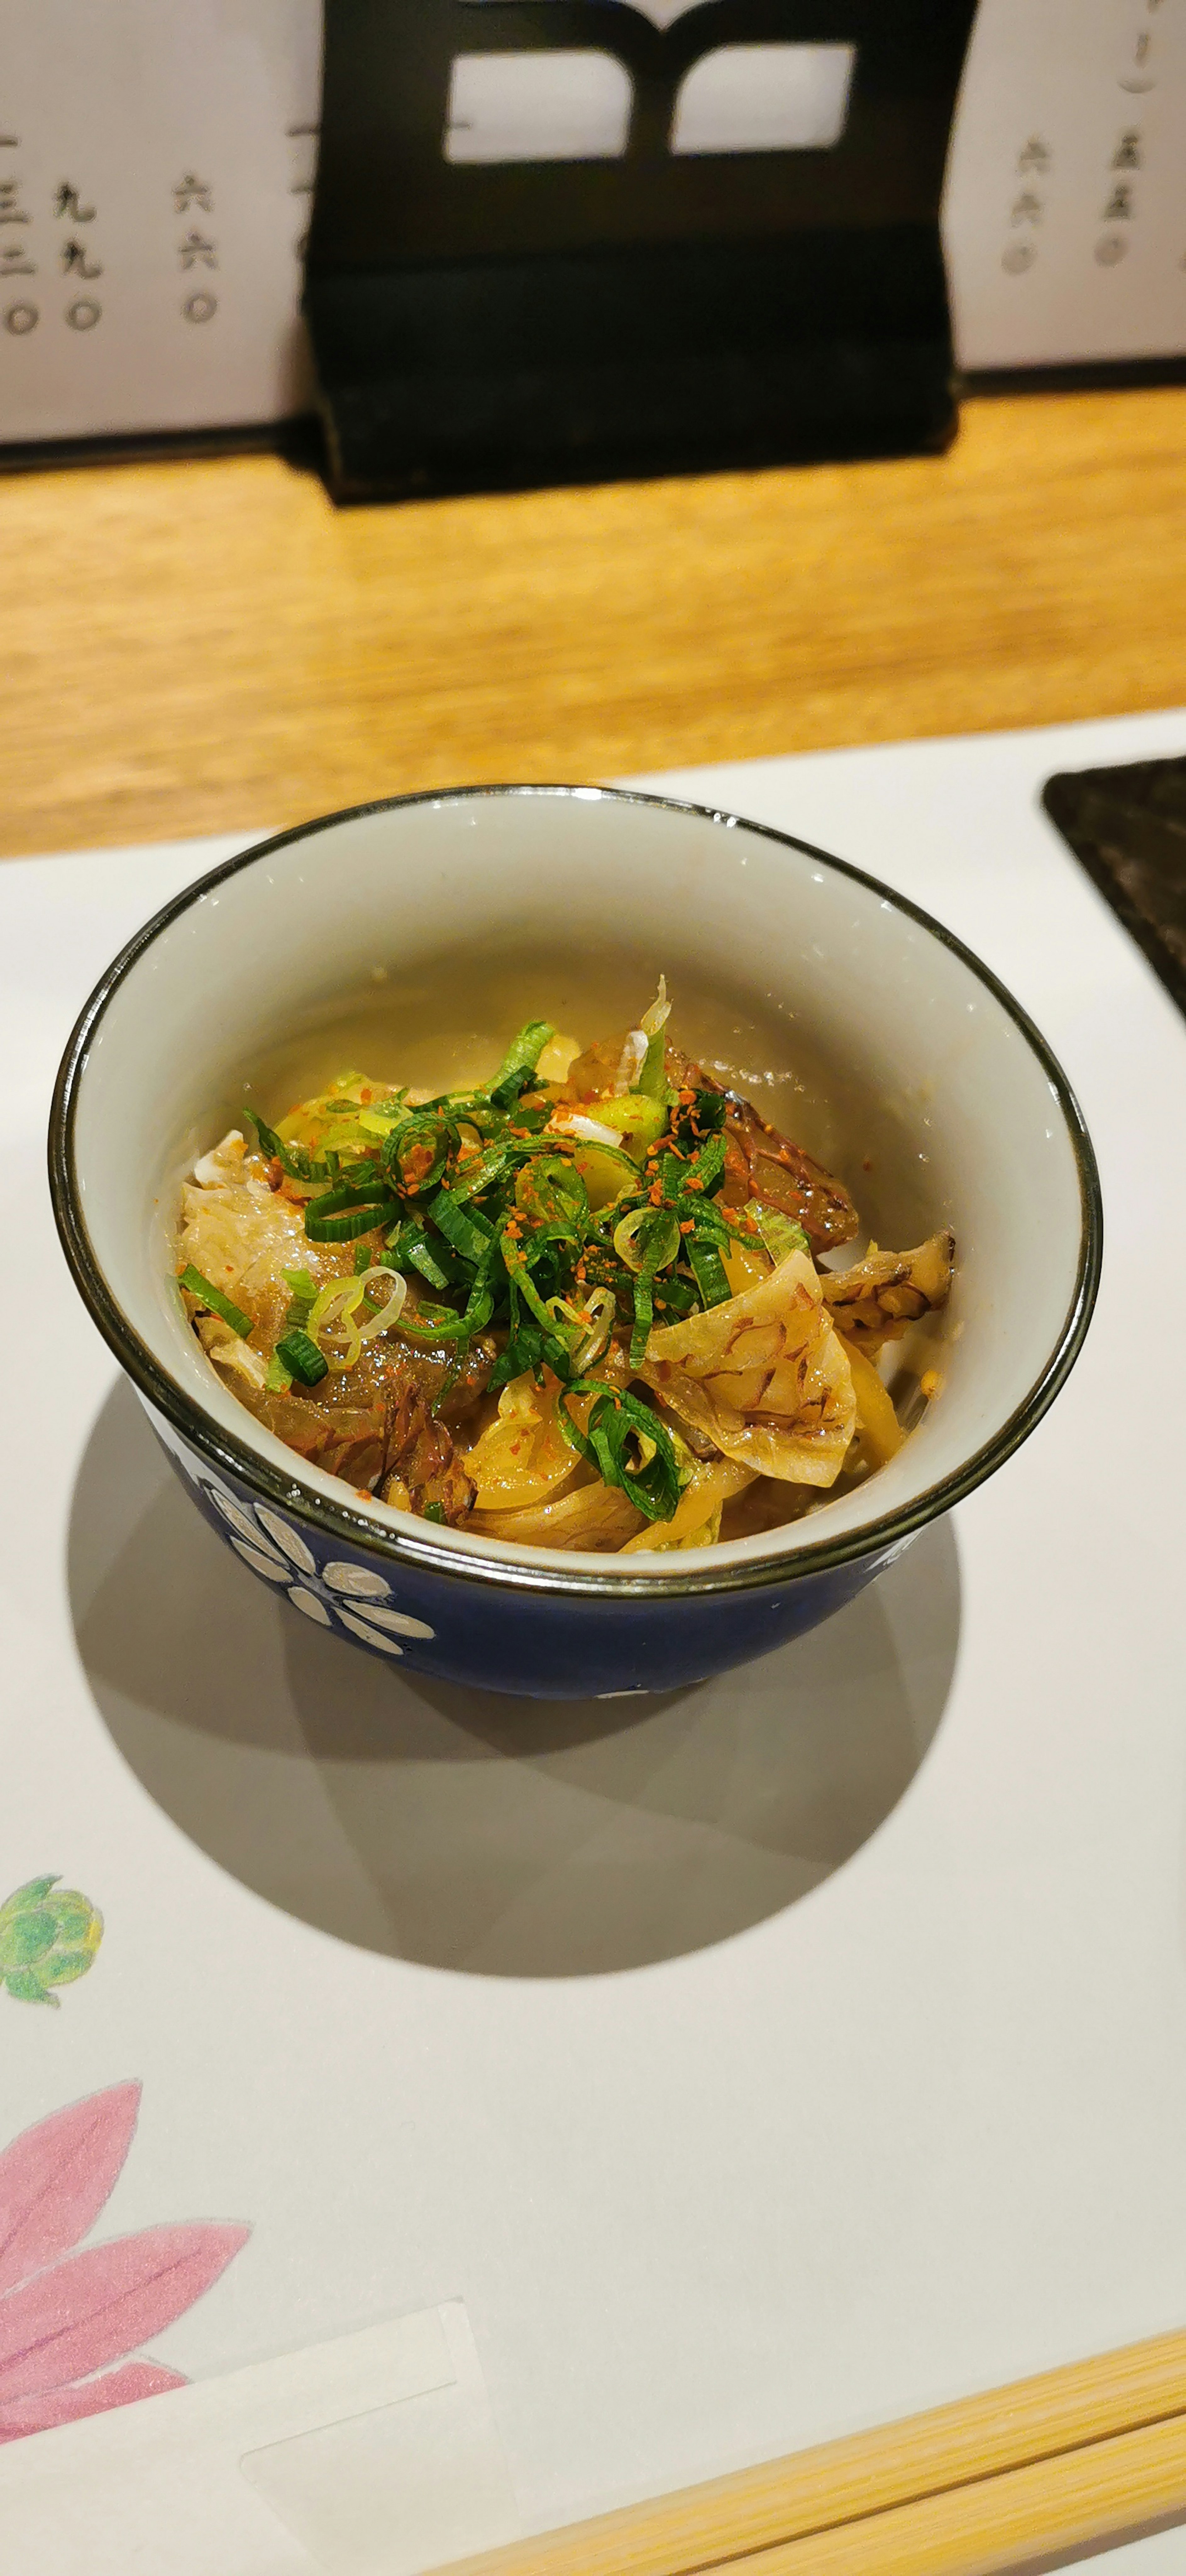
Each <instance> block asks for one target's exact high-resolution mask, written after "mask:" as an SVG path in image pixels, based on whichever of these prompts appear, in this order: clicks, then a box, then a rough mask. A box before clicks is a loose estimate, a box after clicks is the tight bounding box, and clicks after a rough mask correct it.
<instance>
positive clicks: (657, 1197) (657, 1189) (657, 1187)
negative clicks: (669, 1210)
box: [647, 1181, 663, 1207]
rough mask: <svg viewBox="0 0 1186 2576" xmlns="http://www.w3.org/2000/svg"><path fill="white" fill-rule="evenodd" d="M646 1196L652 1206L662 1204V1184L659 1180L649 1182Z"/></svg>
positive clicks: (660, 1205)
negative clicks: (649, 1185)
mask: <svg viewBox="0 0 1186 2576" xmlns="http://www.w3.org/2000/svg"><path fill="white" fill-rule="evenodd" d="M647 1196H648V1198H649V1200H650V1202H651V1206H652V1207H662V1205H663V1184H662V1182H661V1181H653V1182H652V1184H651V1187H650V1189H649V1190H648V1192H647Z"/></svg>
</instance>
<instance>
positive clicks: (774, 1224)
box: [745, 1199, 811, 1266]
mask: <svg viewBox="0 0 1186 2576" xmlns="http://www.w3.org/2000/svg"><path fill="white" fill-rule="evenodd" d="M745 1213H746V1215H747V1216H752V1217H753V1219H754V1221H755V1223H756V1225H757V1229H758V1232H759V1234H760V1235H761V1238H762V1241H763V1243H764V1244H765V1247H766V1250H767V1252H768V1253H769V1255H770V1258H771V1260H772V1261H773V1262H774V1263H775V1265H776V1266H777V1264H778V1263H779V1262H780V1261H785V1260H786V1259H787V1257H788V1254H790V1253H792V1252H809V1251H810V1249H811V1246H810V1244H809V1243H808V1240H807V1237H806V1235H805V1234H804V1232H803V1228H802V1226H801V1225H796V1223H795V1220H794V1218H793V1217H791V1216H784V1215H783V1213H782V1210H781V1208H772V1207H764V1206H763V1204H762V1201H761V1200H760V1199H751V1200H750V1201H749V1203H748V1205H747V1207H746V1211H745Z"/></svg>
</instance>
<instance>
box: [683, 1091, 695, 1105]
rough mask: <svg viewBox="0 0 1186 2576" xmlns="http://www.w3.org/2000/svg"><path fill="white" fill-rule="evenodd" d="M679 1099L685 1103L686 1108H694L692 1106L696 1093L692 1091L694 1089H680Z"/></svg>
mask: <svg viewBox="0 0 1186 2576" xmlns="http://www.w3.org/2000/svg"><path fill="white" fill-rule="evenodd" d="M680 1099H681V1100H682V1101H683V1102H684V1103H685V1105H686V1106H687V1107H688V1108H694V1107H695V1104H696V1094H695V1092H694V1091H681V1093H680Z"/></svg>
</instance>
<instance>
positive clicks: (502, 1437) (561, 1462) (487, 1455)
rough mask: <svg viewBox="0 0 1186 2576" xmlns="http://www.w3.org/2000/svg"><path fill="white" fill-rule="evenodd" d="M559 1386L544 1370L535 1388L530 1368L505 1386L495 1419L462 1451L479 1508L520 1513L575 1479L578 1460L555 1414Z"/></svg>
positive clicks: (548, 1370)
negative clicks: (540, 1381) (469, 1446)
mask: <svg viewBox="0 0 1186 2576" xmlns="http://www.w3.org/2000/svg"><path fill="white" fill-rule="evenodd" d="M558 1385H559V1380H558V1379H557V1378H555V1377H553V1375H552V1372H551V1370H550V1369H546V1370H545V1371H544V1383H543V1385H542V1386H537V1385H536V1383H535V1380H534V1378H533V1377H532V1375H531V1372H530V1370H529V1369H528V1370H525V1371H524V1373H523V1375H522V1377H516V1378H512V1379H511V1382H510V1384H509V1386H504V1388H503V1390H502V1393H501V1395H500V1396H499V1399H498V1413H497V1416H496V1418H495V1420H494V1421H493V1422H491V1423H490V1424H488V1426H487V1428H486V1430H485V1431H483V1432H482V1434H481V1436H480V1438H479V1439H477V1440H475V1442H474V1445H473V1447H472V1449H470V1450H468V1451H467V1452H466V1457H465V1470H466V1474H467V1475H468V1476H469V1477H470V1478H471V1479H472V1482H473V1484H474V1486H475V1488H476V1494H477V1507H478V1509H479V1511H495V1512H497V1511H518V1510H520V1509H522V1508H524V1507H525V1506H526V1505H528V1504H530V1503H542V1502H546V1501H547V1499H548V1497H549V1495H552V1494H557V1493H559V1492H561V1490H562V1489H563V1487H564V1486H565V1485H571V1483H572V1482H573V1479H574V1477H575V1475H576V1473H577V1469H578V1465H579V1460H578V1458H577V1455H576V1452H575V1450H574V1449H573V1448H572V1447H571V1445H570V1443H569V1442H568V1441H567V1440H566V1439H565V1437H564V1433H563V1432H562V1430H561V1428H560V1424H559V1422H558V1420H557V1418H556V1394H557V1388H558Z"/></svg>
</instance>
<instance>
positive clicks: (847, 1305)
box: [206, 1228, 955, 1359]
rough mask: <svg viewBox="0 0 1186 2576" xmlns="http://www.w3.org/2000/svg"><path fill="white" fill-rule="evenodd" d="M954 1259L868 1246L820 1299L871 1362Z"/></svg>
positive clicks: (929, 1248) (950, 1239)
mask: <svg viewBox="0 0 1186 2576" xmlns="http://www.w3.org/2000/svg"><path fill="white" fill-rule="evenodd" d="M954 1255H955V1236H954V1235H953V1234H952V1233H951V1231H950V1229H949V1228H945V1229H944V1231H943V1232H942V1233H941V1234H932V1235H930V1236H928V1239H927V1241H926V1242H925V1243H920V1244H917V1245H916V1246H915V1249H914V1251H913V1252H879V1251H878V1249H877V1246H876V1244H875V1243H871V1244H870V1246H869V1249H868V1252H867V1253H866V1255H865V1258H864V1260H863V1261H858V1262H856V1263H854V1265H853V1268H852V1269H851V1270H833V1271H825V1272H824V1274H823V1279H822V1283H821V1284H822V1287H823V1292H824V1299H825V1302H826V1304H827V1306H828V1308H829V1310H830V1312H831V1315H832V1320H833V1322H834V1323H835V1325H836V1326H837V1329H838V1330H839V1331H840V1332H842V1333H843V1334H844V1335H845V1336H846V1338H847V1339H848V1340H849V1341H851V1343H852V1344H853V1347H854V1349H856V1350H859V1351H864V1352H865V1353H866V1355H867V1357H868V1358H870V1359H875V1358H876V1356H877V1353H878V1351H879V1350H880V1349H881V1347H882V1344H883V1343H884V1342H895V1341H899V1340H900V1339H901V1336H902V1334H903V1333H904V1332H905V1331H906V1329H907V1327H908V1325H910V1324H915V1323H917V1322H918V1319H919V1317H920V1315H925V1314H927V1313H928V1312H932V1311H933V1310H934V1308H935V1307H936V1306H942V1305H945V1304H946V1301H947V1296H948V1292H949V1290H950V1287H951V1265H952V1260H953V1258H954ZM206 1276H207V1278H209V1277H210V1276H211V1273H210V1272H209V1271H207V1273H206Z"/></svg>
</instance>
